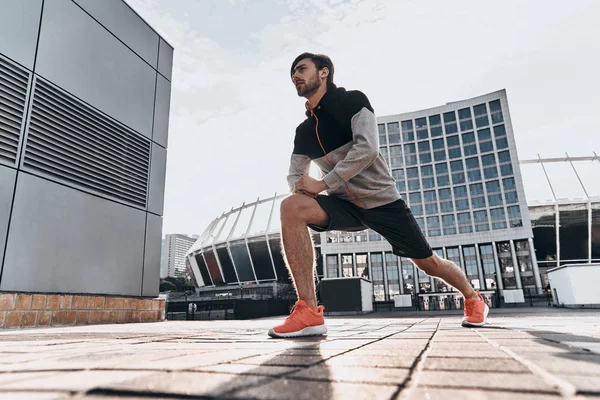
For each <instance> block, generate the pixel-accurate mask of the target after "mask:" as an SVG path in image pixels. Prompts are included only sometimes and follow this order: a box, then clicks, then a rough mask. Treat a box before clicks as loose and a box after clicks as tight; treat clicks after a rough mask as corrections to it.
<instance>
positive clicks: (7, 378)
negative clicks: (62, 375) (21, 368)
mask: <svg viewBox="0 0 600 400" xmlns="http://www.w3.org/2000/svg"><path fill="white" fill-rule="evenodd" d="M52 375H56V372H12V373H11V372H5V373H0V388H3V387H4V385H7V384H9V383H15V382H23V381H25V382H27V381H30V380H32V379H37V378H45V377H49V376H52Z"/></svg>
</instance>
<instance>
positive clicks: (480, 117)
mask: <svg viewBox="0 0 600 400" xmlns="http://www.w3.org/2000/svg"><path fill="white" fill-rule="evenodd" d="M473 112H474V113H475V125H477V127H478V128H481V127H482V126H488V125H489V124H490V121H489V119H488V116H487V106H486V105H485V104H479V105H476V106H474V107H473Z"/></svg>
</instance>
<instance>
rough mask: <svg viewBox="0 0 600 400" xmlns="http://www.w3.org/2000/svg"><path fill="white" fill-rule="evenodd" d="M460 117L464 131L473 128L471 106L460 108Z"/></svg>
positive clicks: (461, 127) (461, 128)
mask: <svg viewBox="0 0 600 400" xmlns="http://www.w3.org/2000/svg"><path fill="white" fill-rule="evenodd" d="M458 119H459V121H460V130H461V131H462V132H464V131H468V130H471V129H473V120H472V119H471V109H470V108H463V109H461V110H458Z"/></svg>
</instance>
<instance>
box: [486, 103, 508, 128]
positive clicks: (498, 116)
mask: <svg viewBox="0 0 600 400" xmlns="http://www.w3.org/2000/svg"><path fill="white" fill-rule="evenodd" d="M489 105H490V114H491V116H492V124H499V123H501V122H504V117H503V115H502V107H501V106H500V100H494V101H490V103H489Z"/></svg>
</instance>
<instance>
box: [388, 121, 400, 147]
mask: <svg viewBox="0 0 600 400" xmlns="http://www.w3.org/2000/svg"><path fill="white" fill-rule="evenodd" d="M387 128H388V135H389V137H390V144H395V143H400V127H399V126H398V123H397V122H390V123H389V124H387Z"/></svg>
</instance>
